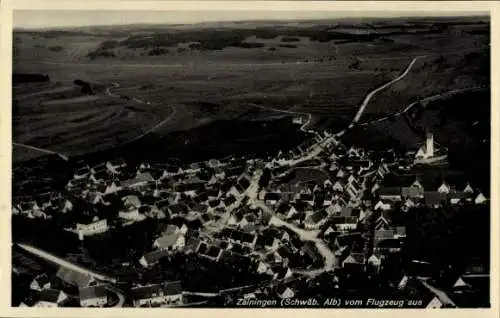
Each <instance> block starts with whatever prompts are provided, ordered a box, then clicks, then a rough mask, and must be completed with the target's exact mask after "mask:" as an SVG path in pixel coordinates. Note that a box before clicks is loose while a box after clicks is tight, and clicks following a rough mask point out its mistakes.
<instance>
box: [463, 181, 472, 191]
mask: <svg viewBox="0 0 500 318" xmlns="http://www.w3.org/2000/svg"><path fill="white" fill-rule="evenodd" d="M463 192H466V193H474V190H473V189H472V187H471V186H470V184H469V183H467V185H466V186H465V188H464V190H463Z"/></svg>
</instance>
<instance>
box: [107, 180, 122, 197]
mask: <svg viewBox="0 0 500 318" xmlns="http://www.w3.org/2000/svg"><path fill="white" fill-rule="evenodd" d="M120 190H121V187H120V182H119V181H117V180H114V181H112V182H111V183H108V184H107V185H106V190H104V194H110V193H115V192H118V191H120Z"/></svg>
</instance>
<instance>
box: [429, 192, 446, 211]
mask: <svg viewBox="0 0 500 318" xmlns="http://www.w3.org/2000/svg"><path fill="white" fill-rule="evenodd" d="M424 201H425V205H426V206H427V207H429V208H439V207H442V206H444V205H446V203H447V201H448V197H447V194H446V193H441V192H431V191H426V192H424Z"/></svg>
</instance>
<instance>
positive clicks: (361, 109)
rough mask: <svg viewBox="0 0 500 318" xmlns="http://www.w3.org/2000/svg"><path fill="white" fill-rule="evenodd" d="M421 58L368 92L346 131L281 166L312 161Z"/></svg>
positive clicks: (351, 126)
mask: <svg viewBox="0 0 500 318" xmlns="http://www.w3.org/2000/svg"><path fill="white" fill-rule="evenodd" d="M423 57H425V56H424V55H422V56H417V57H415V58H413V59H412V61H411V62H410V64H408V66H407V67H406V69H405V70H404V72H403V73H401V75H399V76H398V77H396V78H395V79H393V80H391V81H389V82H387V83H385V84H383V85H382V86H379V87H377V88H375V89H374V90H372V91H371V92H369V93H368V94H367V95H366V97H365V99H364V100H363V102H362V103H361V105H360V106H359V109H358V112H357V113H356V115H355V116H354V118H353V119H352V121H351V123H350V124H349V126H348V127H347V128H346V129H344V130H342V131H339V132H338V133H336V134H334V135H332V136H330V137H328V138H325V139H322V140H321V141H319V142H317V143H316V144H315V145H313V146H311V147H310V148H309V149H310V150H309V151H308V153H306V154H304V155H303V156H302V157H300V158H297V159H293V160H285V161H283V162H282V165H289V166H294V165H297V164H299V163H301V162H304V161H307V160H309V159H312V158H314V157H316V156H318V155H319V154H320V153H321V152H322V151H323V150H324V148H325V147H326V146H327V145H329V144H331V143H332V142H335V140H336V139H337V138H338V137H341V136H342V135H344V134H345V133H346V132H347V130H349V129H352V128H353V127H354V126H355V125H356V124H357V123H358V122H359V120H360V119H361V116H363V113H364V111H365V109H366V106H367V105H368V103H369V102H370V100H371V99H372V97H373V96H374V95H375V94H376V93H378V92H380V91H381V90H383V89H385V88H387V87H388V86H390V85H392V84H394V83H396V82H398V81H400V80H401V79H403V78H404V77H405V76H406V75H408V73H409V72H410V70H411V68H412V67H413V65H414V64H415V63H416V62H417V60H418V59H420V58H423Z"/></svg>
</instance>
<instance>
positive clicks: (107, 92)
mask: <svg viewBox="0 0 500 318" xmlns="http://www.w3.org/2000/svg"><path fill="white" fill-rule="evenodd" d="M114 84H115V86H116V87H119V84H118V83H114ZM105 93H106V95H108V96H111V97H115V98H122V96H120V95H117V94H114V93H113V92H111V88H110V87H107V88H106V91H105ZM132 100H133V101H135V102H137V103H139V104H146V105H152V104H153V103H152V102H147V101H143V100H142V99H139V98H136V97H134V98H133V99H132ZM170 108H171V109H172V113H171V114H170V115H168V116H167V117H166V118H165V119H163V120H162V121H160V122H159V123H158V124H156V125H154V126H153V127H151V128H150V129H148V130H147V131H145V132H143V133H142V134H140V135H139V136H136V137H134V138H132V139H129V140H127V141H125V142H124V143H123V144H122V145H125V144H128V143H131V142H133V141H136V140H139V139H141V138H143V137H144V136H146V135H148V134H150V133H152V132H154V131H155V130H157V129H158V128H160V127H162V126H163V125H165V124H166V123H167V122H169V121H170V119H171V118H172V117H174V116H175V114H176V112H177V110H176V109H175V108H174V107H172V106H170Z"/></svg>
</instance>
